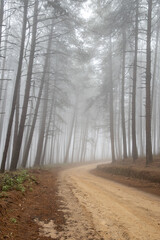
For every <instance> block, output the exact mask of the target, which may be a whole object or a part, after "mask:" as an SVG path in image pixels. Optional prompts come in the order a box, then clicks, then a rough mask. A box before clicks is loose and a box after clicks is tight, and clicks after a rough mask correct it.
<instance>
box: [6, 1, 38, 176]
mask: <svg viewBox="0 0 160 240" xmlns="http://www.w3.org/2000/svg"><path fill="white" fill-rule="evenodd" d="M37 18H38V0H35V6H34V17H33V28H32V40H31V51H30V56H29V64H28V72H27V80H26V87H25V95H24V101H23V107H22V114H21V120H20V126H19V131H18V136H17V139H16V146H15V149H13V154H12V159H11V166H10V170H11V171H13V170H15V169H16V168H17V164H18V160H19V154H20V150H21V145H22V139H23V134H24V126H25V120H26V114H27V109H28V102H29V93H30V87H31V79H32V71H33V62H34V56H35V47H36V33H37Z"/></svg>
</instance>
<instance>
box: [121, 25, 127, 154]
mask: <svg viewBox="0 0 160 240" xmlns="http://www.w3.org/2000/svg"><path fill="white" fill-rule="evenodd" d="M125 65H126V33H125V29H124V30H123V62H122V92H121V117H122V135H123V157H124V158H127V143H126V126H125V110H124V108H125V107H124V95H125V91H124V89H125Z"/></svg>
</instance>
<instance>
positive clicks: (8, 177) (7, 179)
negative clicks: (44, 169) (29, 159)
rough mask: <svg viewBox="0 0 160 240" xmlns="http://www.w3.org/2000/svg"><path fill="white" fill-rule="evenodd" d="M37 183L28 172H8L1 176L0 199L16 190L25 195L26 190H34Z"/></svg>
mask: <svg viewBox="0 0 160 240" xmlns="http://www.w3.org/2000/svg"><path fill="white" fill-rule="evenodd" d="M33 182H36V179H35V177H33V176H31V175H30V174H29V172H28V171H27V170H20V171H16V172H6V173H4V174H2V175H1V176H0V192H1V193H0V197H5V194H4V193H5V192H8V191H12V190H16V191H21V192H22V193H24V192H25V191H26V189H32V183H33Z"/></svg>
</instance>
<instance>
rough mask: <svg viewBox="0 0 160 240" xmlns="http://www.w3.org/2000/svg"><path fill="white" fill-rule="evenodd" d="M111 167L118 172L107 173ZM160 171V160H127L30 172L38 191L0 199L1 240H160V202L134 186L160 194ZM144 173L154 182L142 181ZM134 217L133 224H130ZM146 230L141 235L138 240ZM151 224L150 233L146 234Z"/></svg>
mask: <svg viewBox="0 0 160 240" xmlns="http://www.w3.org/2000/svg"><path fill="white" fill-rule="evenodd" d="M109 168H110V169H111V168H112V170H111V171H112V173H109V172H107V171H109V170H108V169H109ZM113 169H114V170H113ZM119 169H126V171H127V172H128V173H132V177H130V176H122V175H118V174H117V173H121V174H122V172H123V171H119ZM131 170H133V171H131ZM159 170H160V168H159V161H157V162H156V163H154V164H152V166H150V167H147V168H146V167H145V165H144V162H143V161H142V160H141V161H137V163H136V165H135V164H134V165H133V164H132V163H131V162H130V161H129V162H128V161H123V162H119V163H118V164H115V165H114V166H113V165H112V164H109V165H108V164H107V165H106V164H105V165H102V164H101V165H100V166H98V168H96V164H94V165H93V166H92V165H88V166H87V165H86V166H81V167H78V166H76V168H71V169H70V168H68V169H67V168H66V167H65V170H64V169H63V171H62V168H55V169H52V170H51V171H48V170H30V174H32V175H33V176H34V177H35V178H36V181H35V182H34V183H33V186H32V188H33V190H32V191H29V190H28V191H26V192H25V193H24V194H22V193H21V192H18V191H10V192H8V196H7V198H6V197H5V198H0V240H4V239H9V240H32V239H33V240H45V239H50V240H51V239H55V240H65V239H69V240H87V239H88V240H89V239H90V240H111V239H112V240H113V239H118V240H119V239H120V240H122V239H126V240H129V239H130V240H133V239H140V240H142V239H144V240H152V239H154V240H158V239H159V238H157V237H156V236H157V234H158V232H159V230H160V229H159V226H160V216H159V204H158V202H159V199H157V198H154V197H152V196H150V195H143V192H142V193H141V192H139V191H136V190H134V188H137V189H139V190H142V191H145V192H149V193H153V194H156V195H158V196H160V182H158V181H156V182H154V181H153V180H154V179H157V177H158V176H160V174H159V173H160V171H159ZM89 171H90V172H92V173H93V174H95V175H97V176H100V177H101V178H99V177H97V176H93V174H90V173H89ZM113 171H115V173H114V174H113ZM140 171H141V172H144V176H148V172H149V173H150V174H149V175H150V176H153V178H152V177H151V179H150V181H149V180H146V179H141V178H137V176H139V173H140ZM135 172H136V174H135ZM146 172H147V174H146ZM133 173H134V174H135V175H133ZM104 178H106V179H104ZM108 179H109V180H108ZM110 180H112V181H110ZM114 181H115V182H119V183H122V184H123V185H127V186H129V187H134V188H128V187H125V186H124V187H123V185H119V184H118V183H114ZM130 189H131V190H130ZM132 189H133V190H132ZM134 197H136V198H135V199H134ZM132 200H133V201H132ZM131 201H132V205H131V204H130V203H131ZM112 206H114V208H115V209H116V210H114V208H113V207H112ZM150 206H152V207H150ZM153 206H154V208H155V209H154V208H153ZM148 217H149V218H148ZM129 218H130V220H131V222H130V223H129V222H128V220H127V221H125V219H129ZM135 218H136V219H135ZM13 219H16V222H14V221H13ZM107 219H108V220H107ZM149 219H150V220H151V221H150V220H149ZM142 220H143V221H142ZM153 222H157V224H158V225H156V226H153V224H152V223H153ZM147 224H148V225H147ZM151 225H152V226H151ZM136 226H137V229H136ZM140 226H141V227H142V229H141V236H137V238H135V235H136V232H137V231H139V230H138V227H140ZM145 226H148V227H147V233H146V232H144V233H143V231H142V230H145ZM143 228H144V229H143ZM127 229H128V230H127ZM145 231H146V230H145ZM137 233H138V232H137ZM134 234H135V235H134ZM150 234H151V235H150ZM151 236H152V237H151ZM117 237H118V238H117Z"/></svg>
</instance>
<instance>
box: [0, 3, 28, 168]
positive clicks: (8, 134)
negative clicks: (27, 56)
mask: <svg viewBox="0 0 160 240" xmlns="http://www.w3.org/2000/svg"><path fill="white" fill-rule="evenodd" d="M27 13H28V0H26V1H25V2H24V14H23V27H22V39H21V49H20V55H19V62H18V70H17V76H16V83H15V87H14V93H13V100H12V107H11V113H10V117H9V123H8V128H7V135H6V140H5V146H4V151H3V157H2V163H1V171H2V172H4V170H5V164H6V159H7V153H8V148H9V142H10V138H11V131H12V124H13V117H14V111H15V106H16V99H17V95H18V89H19V85H20V79H21V71H22V63H23V53H24V44H25V37H26V25H27Z"/></svg>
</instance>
